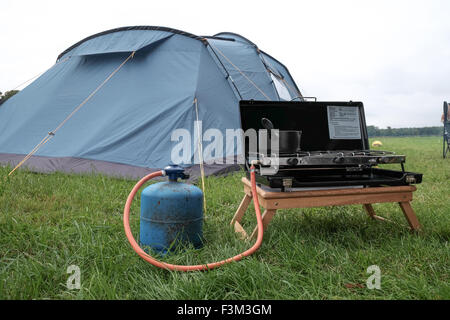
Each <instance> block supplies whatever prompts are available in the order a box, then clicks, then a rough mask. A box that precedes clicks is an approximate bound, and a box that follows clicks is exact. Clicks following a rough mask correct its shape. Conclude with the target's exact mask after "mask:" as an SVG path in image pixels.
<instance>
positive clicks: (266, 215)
mask: <svg viewBox="0 0 450 320" xmlns="http://www.w3.org/2000/svg"><path fill="white" fill-rule="evenodd" d="M276 212H277V210H265V211H264V213H263V215H262V221H263V227H264V230H266V229H267V226H268V225H269V223H270V221H272V218H273V216H274V215H275V213H276ZM257 234H258V226H256V227H255V229H254V230H253V232H252V234H251V236H250V239H253V238H255V237H256V235H257Z"/></svg>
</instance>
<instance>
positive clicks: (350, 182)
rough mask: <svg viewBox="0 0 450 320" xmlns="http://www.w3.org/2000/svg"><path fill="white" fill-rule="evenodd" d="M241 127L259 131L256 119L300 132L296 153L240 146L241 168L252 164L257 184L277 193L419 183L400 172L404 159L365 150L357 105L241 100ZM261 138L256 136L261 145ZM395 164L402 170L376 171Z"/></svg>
mask: <svg viewBox="0 0 450 320" xmlns="http://www.w3.org/2000/svg"><path fill="white" fill-rule="evenodd" d="M240 108H241V121H242V128H243V129H244V130H247V129H250V128H252V129H255V130H262V127H261V125H260V124H259V123H258V119H260V118H261V117H266V118H272V119H275V120H274V122H276V123H277V128H279V129H280V130H293V129H298V130H301V131H302V138H301V145H300V149H301V150H305V151H300V152H292V153H280V154H274V153H272V152H271V151H270V150H269V151H267V148H265V149H264V148H260V149H263V151H262V152H261V151H259V152H251V151H249V148H248V146H245V156H246V168H247V169H248V168H249V165H250V163H251V162H252V161H253V160H257V161H258V163H259V167H258V169H257V178H256V181H257V182H258V183H260V184H262V185H264V186H267V187H269V188H277V189H278V188H279V189H281V191H288V190H293V189H295V188H317V187H345V186H347V187H348V186H359V187H365V186H385V185H389V186H398V185H409V184H414V183H421V181H422V174H419V173H412V172H407V171H405V167H404V163H405V161H406V157H405V156H404V155H396V154H395V153H394V152H389V151H378V150H369V148H368V147H369V143H368V136H367V128H366V124H365V118H364V109H363V105H362V103H360V102H311V101H301V102H267V101H241V104H240ZM261 137H264V136H261V135H258V139H259V141H258V144H259V145H260V142H261V141H260V140H261ZM385 164H400V166H401V170H387V169H382V168H378V166H379V165H385Z"/></svg>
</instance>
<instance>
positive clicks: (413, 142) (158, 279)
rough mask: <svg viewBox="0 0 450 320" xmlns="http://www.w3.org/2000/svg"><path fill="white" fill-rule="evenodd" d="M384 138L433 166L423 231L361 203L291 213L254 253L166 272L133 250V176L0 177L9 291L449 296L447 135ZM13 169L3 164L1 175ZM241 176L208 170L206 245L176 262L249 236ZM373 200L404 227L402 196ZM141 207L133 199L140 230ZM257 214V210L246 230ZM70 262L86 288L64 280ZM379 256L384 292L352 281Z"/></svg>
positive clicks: (0, 229) (421, 211)
mask: <svg viewBox="0 0 450 320" xmlns="http://www.w3.org/2000/svg"><path fill="white" fill-rule="evenodd" d="M382 142H383V144H384V145H383V147H382V149H384V150H392V151H396V152H397V153H402V154H406V156H407V158H406V159H407V163H406V169H407V170H409V171H415V172H421V173H423V174H424V181H423V183H422V184H420V185H417V187H418V190H417V192H416V193H415V195H414V197H415V198H414V201H413V203H412V205H413V208H414V209H415V211H416V213H417V216H418V218H419V220H420V222H421V224H422V226H423V231H422V232H420V233H419V234H414V233H411V232H409V231H408V230H407V229H406V228H403V227H399V226H397V225H395V224H390V223H384V222H380V221H372V220H370V219H369V218H368V217H367V216H366V214H365V212H364V211H363V209H362V208H361V206H346V207H326V208H315V209H297V210H287V211H286V213H285V214H279V215H276V216H275V218H274V219H273V221H272V223H271V224H270V227H269V228H268V230H267V232H265V236H264V241H263V244H262V247H261V248H260V250H259V251H257V252H256V253H255V254H254V255H253V256H251V257H248V258H246V259H244V260H243V261H241V262H237V263H232V264H230V265H227V266H224V267H222V268H219V269H216V270H213V271H209V272H195V273H179V272H168V271H165V270H161V269H158V268H155V267H153V266H151V265H149V264H148V263H146V262H145V261H143V260H141V259H140V258H139V257H138V256H137V255H136V254H135V253H134V252H133V251H132V250H131V247H130V245H129V244H128V242H127V240H126V238H125V235H124V232H123V227H122V210H123V205H124V202H125V199H126V197H127V195H128V193H129V191H130V190H131V188H132V187H133V185H134V183H135V181H129V180H121V179H114V178H109V177H105V176H101V175H66V174H62V173H55V174H36V173H31V172H26V171H18V172H16V173H15V174H14V176H12V177H11V178H10V179H9V180H8V181H7V182H6V183H3V182H2V184H1V186H0V299H450V285H449V283H450V272H449V271H450V270H449V268H450V245H449V239H450V159H445V160H444V159H442V156H441V148H442V145H441V143H442V138H441V137H414V138H382ZM395 168H397V167H395ZM7 172H8V168H0V178H1V179H2V181H3V177H4V176H6V174H7ZM242 175H243V172H238V173H236V174H233V175H231V176H228V177H226V178H224V177H210V178H207V181H206V185H207V193H206V196H207V205H208V212H207V215H206V221H205V226H204V235H205V239H206V243H205V246H204V248H203V249H200V250H192V249H187V250H185V251H182V252H179V253H178V254H173V255H170V256H168V257H166V260H167V261H169V262H172V263H179V264H192V263H195V264H197V263H204V262H212V261H216V260H219V259H223V258H226V257H229V256H232V255H235V254H237V253H239V252H241V251H243V250H245V249H246V248H248V247H249V246H250V245H251V244H249V243H245V242H243V241H240V240H238V239H237V237H236V236H235V234H234V231H233V229H232V228H231V227H230V226H229V221H230V220H231V218H232V216H233V214H234V212H235V210H236V209H237V206H238V204H239V202H240V200H241V197H242V186H241V183H240V178H241V176H242ZM374 207H375V210H377V212H378V213H379V214H380V215H382V216H385V217H389V218H390V219H392V220H394V221H395V222H398V223H399V224H402V225H405V226H406V221H405V219H404V217H403V215H402V213H401V211H400V208H399V207H398V206H397V205H394V204H378V205H375V206H374ZM138 210H139V201H135V203H134V204H133V216H132V228H133V230H138V226H139V221H138ZM254 223H255V217H254V210H253V209H251V210H250V211H249V213H247V216H246V218H245V221H244V227H246V228H247V229H248V230H250V229H251V228H252V227H253V225H254ZM72 264H74V265H78V266H79V267H80V269H81V290H68V289H67V288H66V281H67V279H68V277H69V274H67V273H66V270H67V267H68V266H69V265H72ZM370 265H378V266H379V267H380V269H381V275H382V277H381V290H369V289H367V288H358V287H356V288H353V289H349V288H347V286H346V284H363V285H364V284H365V283H366V280H367V278H368V277H369V274H367V273H366V269H367V267H368V266H370Z"/></svg>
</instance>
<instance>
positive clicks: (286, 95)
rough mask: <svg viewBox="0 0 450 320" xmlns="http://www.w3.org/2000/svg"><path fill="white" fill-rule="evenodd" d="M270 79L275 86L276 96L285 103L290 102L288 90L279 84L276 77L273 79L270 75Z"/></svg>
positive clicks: (282, 84)
mask: <svg viewBox="0 0 450 320" xmlns="http://www.w3.org/2000/svg"><path fill="white" fill-rule="evenodd" d="M270 77H271V78H272V80H273V83H274V84H275V88H276V89H277V92H278V96H279V97H280V98H281V99H283V100H286V101H291V100H292V97H291V95H290V94H289V90H288V88H286V86H285V85H284V83H283V82H281V81H280V80H279V79H278V78H277V77H275V76H274V75H273V74H272V73H271V74H270Z"/></svg>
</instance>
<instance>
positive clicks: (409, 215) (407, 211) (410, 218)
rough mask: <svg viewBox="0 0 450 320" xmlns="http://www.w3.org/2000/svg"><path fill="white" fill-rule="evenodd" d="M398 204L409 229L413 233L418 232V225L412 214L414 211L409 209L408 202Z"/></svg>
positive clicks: (415, 217) (414, 215)
mask: <svg viewBox="0 0 450 320" xmlns="http://www.w3.org/2000/svg"><path fill="white" fill-rule="evenodd" d="M398 204H399V205H400V208H402V211H403V214H404V215H405V218H406V220H407V221H408V223H409V226H410V227H411V229H412V230H415V231H416V230H419V229H420V223H419V220H418V219H417V216H416V214H415V213H414V210H413V209H412V208H411V204H410V203H409V202H399V203H398Z"/></svg>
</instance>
